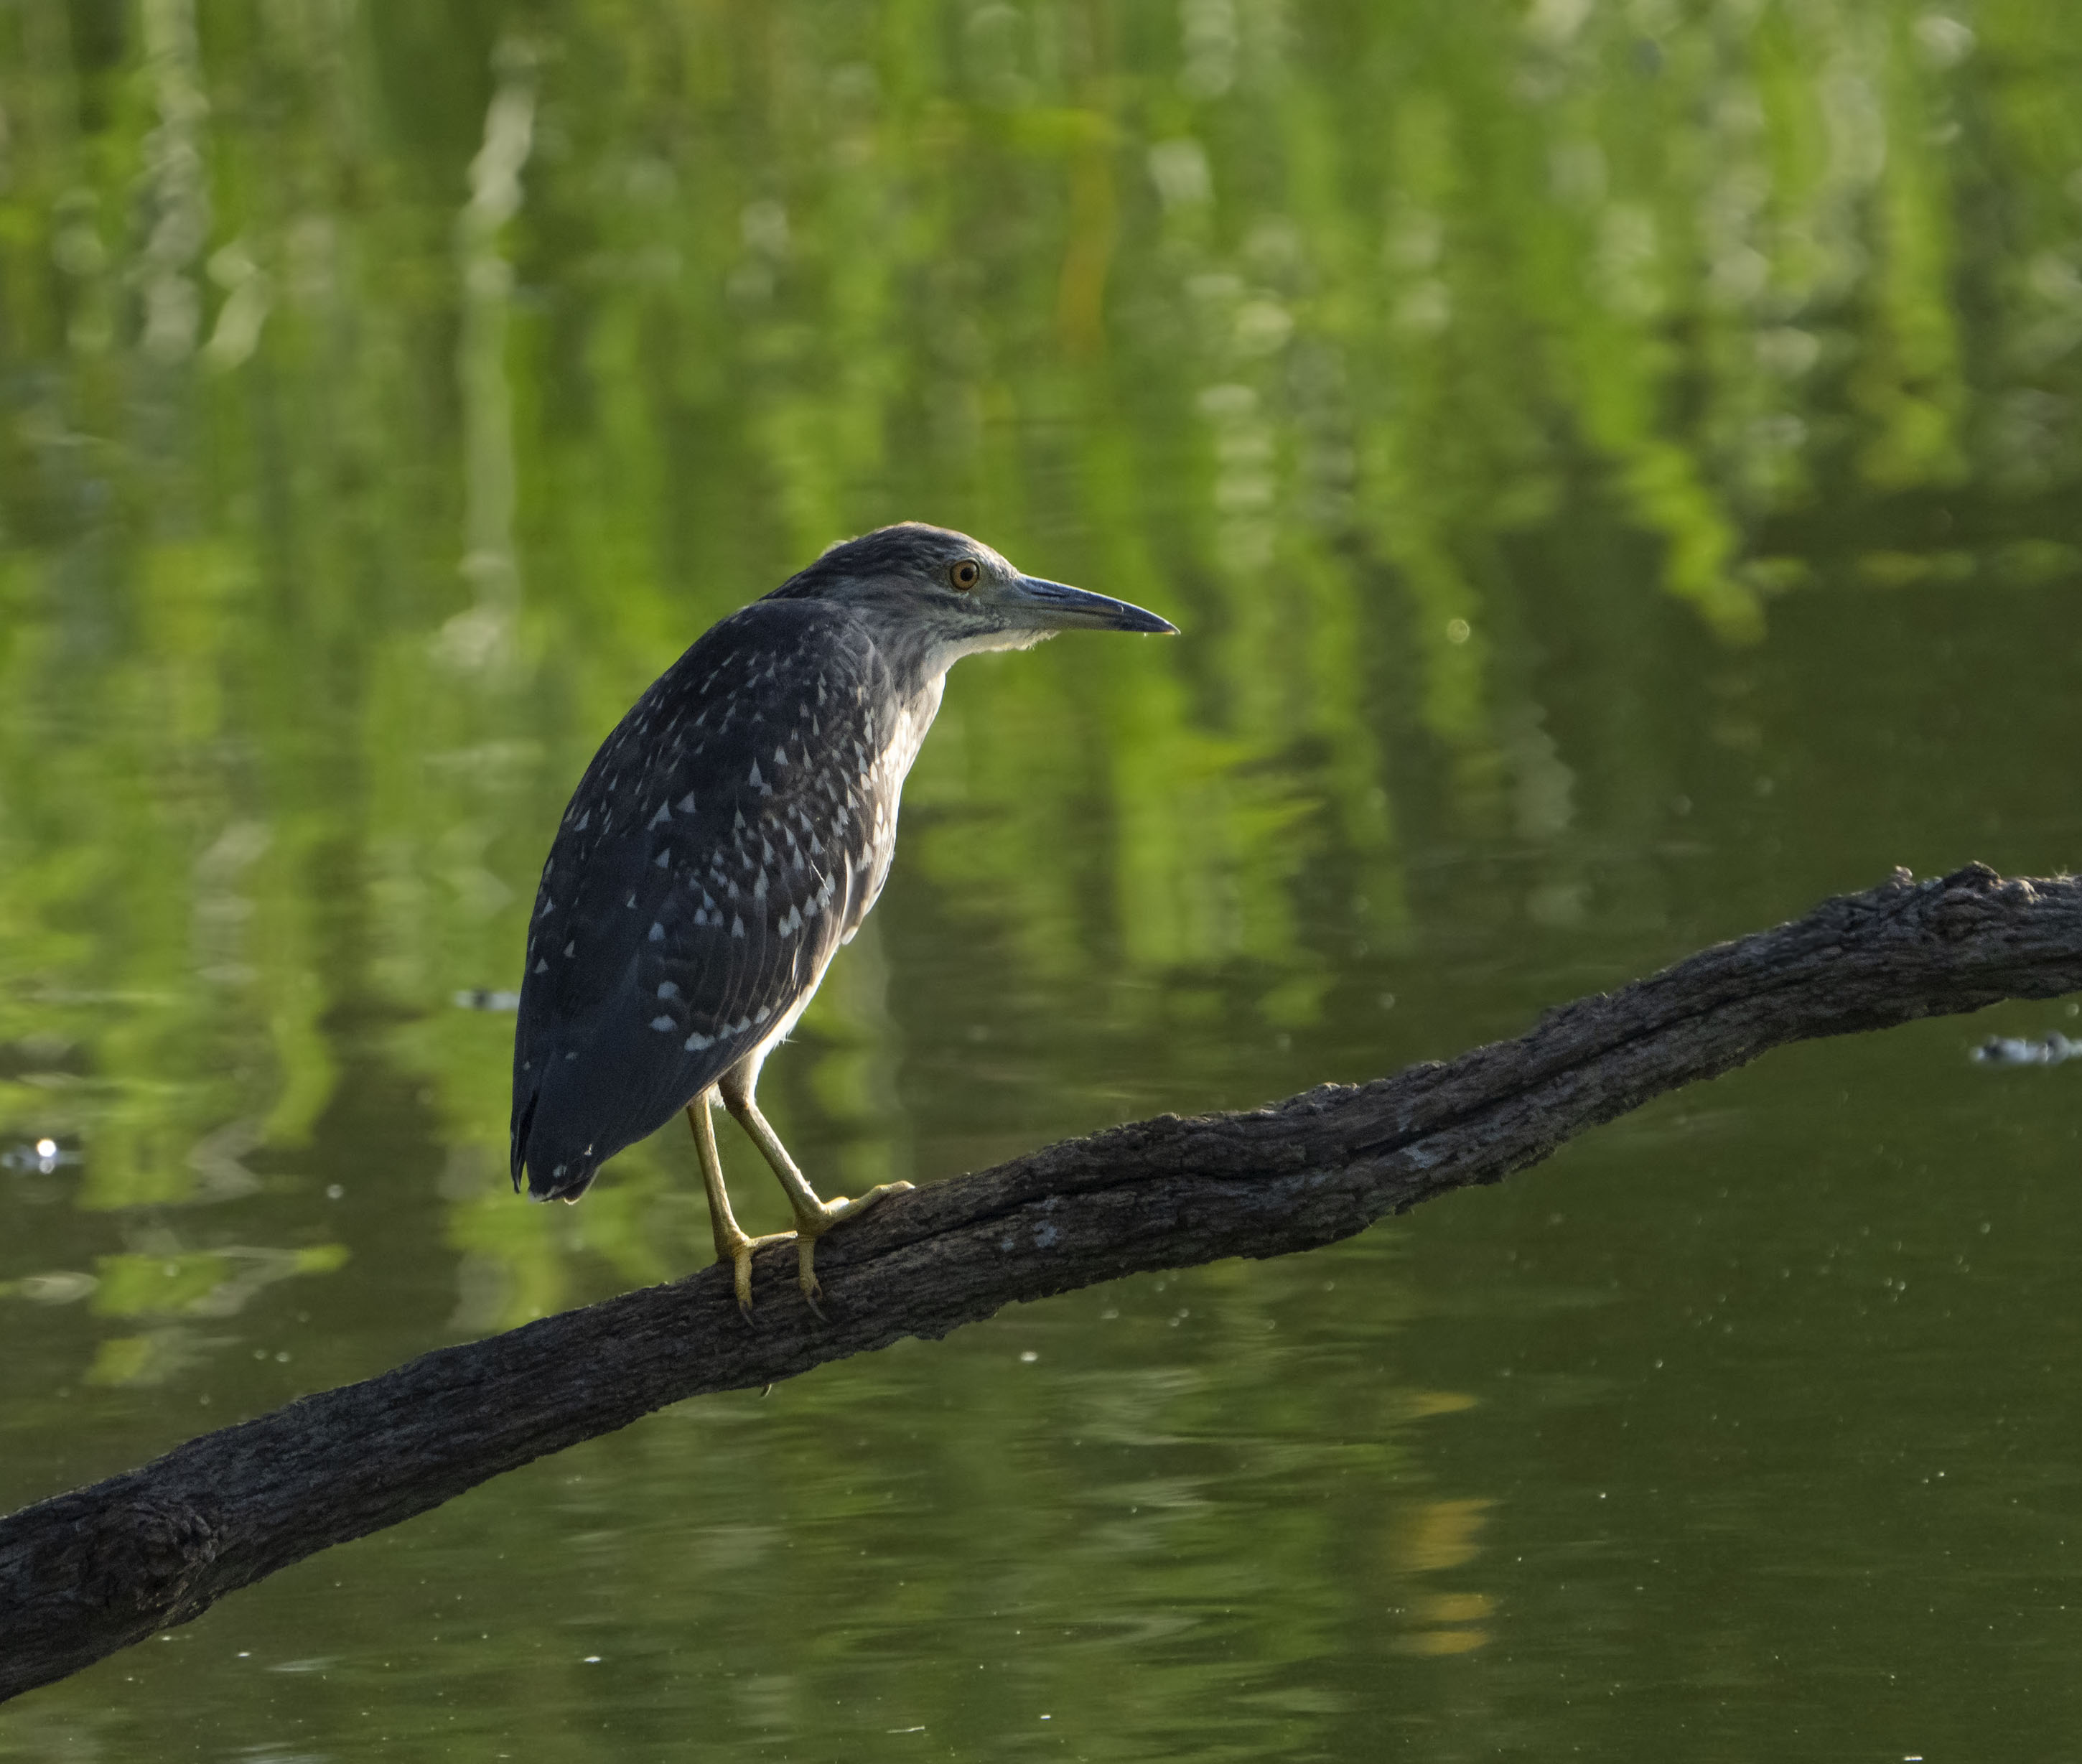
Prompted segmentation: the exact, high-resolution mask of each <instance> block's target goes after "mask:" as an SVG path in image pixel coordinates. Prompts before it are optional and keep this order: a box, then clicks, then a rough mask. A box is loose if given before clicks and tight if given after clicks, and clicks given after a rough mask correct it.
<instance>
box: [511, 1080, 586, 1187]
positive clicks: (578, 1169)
mask: <svg viewBox="0 0 2082 1764" xmlns="http://www.w3.org/2000/svg"><path fill="white" fill-rule="evenodd" d="M539 1100H540V1098H539V1095H537V1093H535V1092H533V1091H530V1092H529V1095H528V1097H527V1099H526V1100H525V1102H524V1103H523V1104H521V1107H520V1108H518V1109H517V1110H516V1112H515V1113H514V1116H513V1145H512V1157H511V1160H510V1162H511V1169H512V1177H513V1192H515V1193H516V1194H518V1193H519V1192H521V1176H522V1173H523V1171H525V1173H526V1176H527V1184H528V1198H529V1200H530V1201H575V1200H577V1199H578V1197H579V1196H580V1195H582V1194H584V1192H586V1190H587V1189H588V1188H591V1187H592V1179H593V1176H594V1174H595V1173H596V1171H598V1170H599V1168H600V1159H599V1158H596V1157H593V1156H592V1155H591V1153H592V1147H591V1146H587V1147H586V1149H585V1150H584V1152H581V1153H578V1154H569V1155H564V1156H560V1157H552V1156H551V1155H550V1148H549V1147H548V1146H543V1145H540V1144H538V1143H537V1142H536V1140H535V1137H534V1128H535V1105H536V1104H537V1101H539Z"/></svg>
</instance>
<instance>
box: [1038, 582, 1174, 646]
mask: <svg viewBox="0 0 2082 1764" xmlns="http://www.w3.org/2000/svg"><path fill="white" fill-rule="evenodd" d="M1004 605H1005V607H1006V609H1007V610H1016V611H1017V612H1018V614H1020V615H1021V618H1022V622H1029V623H1031V624H1032V625H1033V626H1035V627H1036V628H1038V629H1039V630H1043V631H1080V630H1081V631H1150V632H1153V633H1157V634H1160V635H1167V636H1173V637H1175V636H1177V635H1178V627H1177V626H1176V625H1174V624H1173V623H1172V622H1171V621H1170V619H1168V618H1158V617H1157V614H1154V613H1148V612H1144V610H1142V609H1141V608H1140V606H1129V605H1128V603H1127V601H1124V600H1112V599H1110V598H1109V597H1106V595H1104V594H1093V593H1087V592H1086V591H1085V589H1081V588H1066V587H1064V585H1063V584H1062V583H1060V582H1048V581H1043V580H1042V579H1041V578H1040V577H1039V576H1021V577H1020V578H1019V580H1018V581H1016V582H1014V583H1013V584H1010V586H1009V588H1007V589H1006V590H1005V601H1004Z"/></svg>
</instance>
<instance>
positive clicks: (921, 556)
mask: <svg viewBox="0 0 2082 1764" xmlns="http://www.w3.org/2000/svg"><path fill="white" fill-rule="evenodd" d="M769 599H774V600H808V599H816V600H827V601H837V602H838V603H839V604H841V605H843V606H849V607H852V608H853V610H856V611H858V612H859V613H860V614H862V616H863V617H865V618H868V619H869V620H870V621H871V622H873V623H874V624H875V626H876V627H879V629H878V636H882V635H884V634H886V635H887V637H888V638H889V639H891V640H893V641H894V642H896V644H899V645H900V646H902V647H907V648H908V647H909V646H911V645H912V644H917V645H919V646H921V649H922V650H923V651H924V652H930V653H934V654H935V655H936V656H940V655H943V656H945V660H944V661H942V663H941V665H942V666H943V667H944V666H945V665H946V664H947V663H950V662H952V661H953V660H955V658H956V657H958V656H964V655H968V654H971V653H972V652H975V651H976V650H980V649H1024V648H1027V647H1028V646H1030V644H1037V643H1039V642H1040V641H1041V639H1043V638H1044V637H1052V636H1054V635H1055V634H1056V632H1057V631H1156V632H1170V633H1175V632H1176V631H1177V630H1178V627H1177V626H1175V625H1174V624H1173V623H1172V622H1170V620H1169V619H1167V618H1158V617H1157V614H1154V613H1148V612H1144V610H1142V609H1141V608H1140V606H1129V605H1128V603H1127V601H1118V600H1114V599H1112V598H1111V597H1108V596H1106V595H1104V594H1094V593H1088V592H1087V591H1086V590H1085V589H1081V588H1066V587H1064V585H1063V584H1062V583H1060V582H1050V581H1045V580H1043V579H1042V578H1040V577H1039V576H1022V574H1021V573H1020V572H1018V570H1016V569H1014V568H1013V566H1012V565H1011V564H1009V563H1007V562H1006V561H1005V559H1003V558H1002V557H1001V556H999V555H998V554H997V552H995V551H993V550H991V548H990V547H988V546H987V545H985V544H984V543H983V542H981V541H980V540H978V539H972V538H970V537H969V536H968V535H967V534H965V533H955V532H954V531H951V530H950V529H948V528H946V527H934V526H927V525H925V524H924V523H923V522H921V521H905V522H904V524H903V525H900V526H893V527H882V528H879V529H878V530H876V531H875V532H873V533H868V534H862V536H861V537H860V538H857V539H848V540H847V541H845V543H843V544H841V545H835V546H833V547H832V548H831V549H830V550H829V551H827V552H825V553H824V555H823V556H822V557H820V558H819V559H817V561H816V563H812V564H811V566H810V567H809V568H807V569H806V570H803V571H802V572H799V574H797V575H795V576H791V577H790V579H789V580H787V581H786V582H784V583H782V585H781V586H780V587H779V588H778V589H774V591H773V593H772V594H771V595H769Z"/></svg>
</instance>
